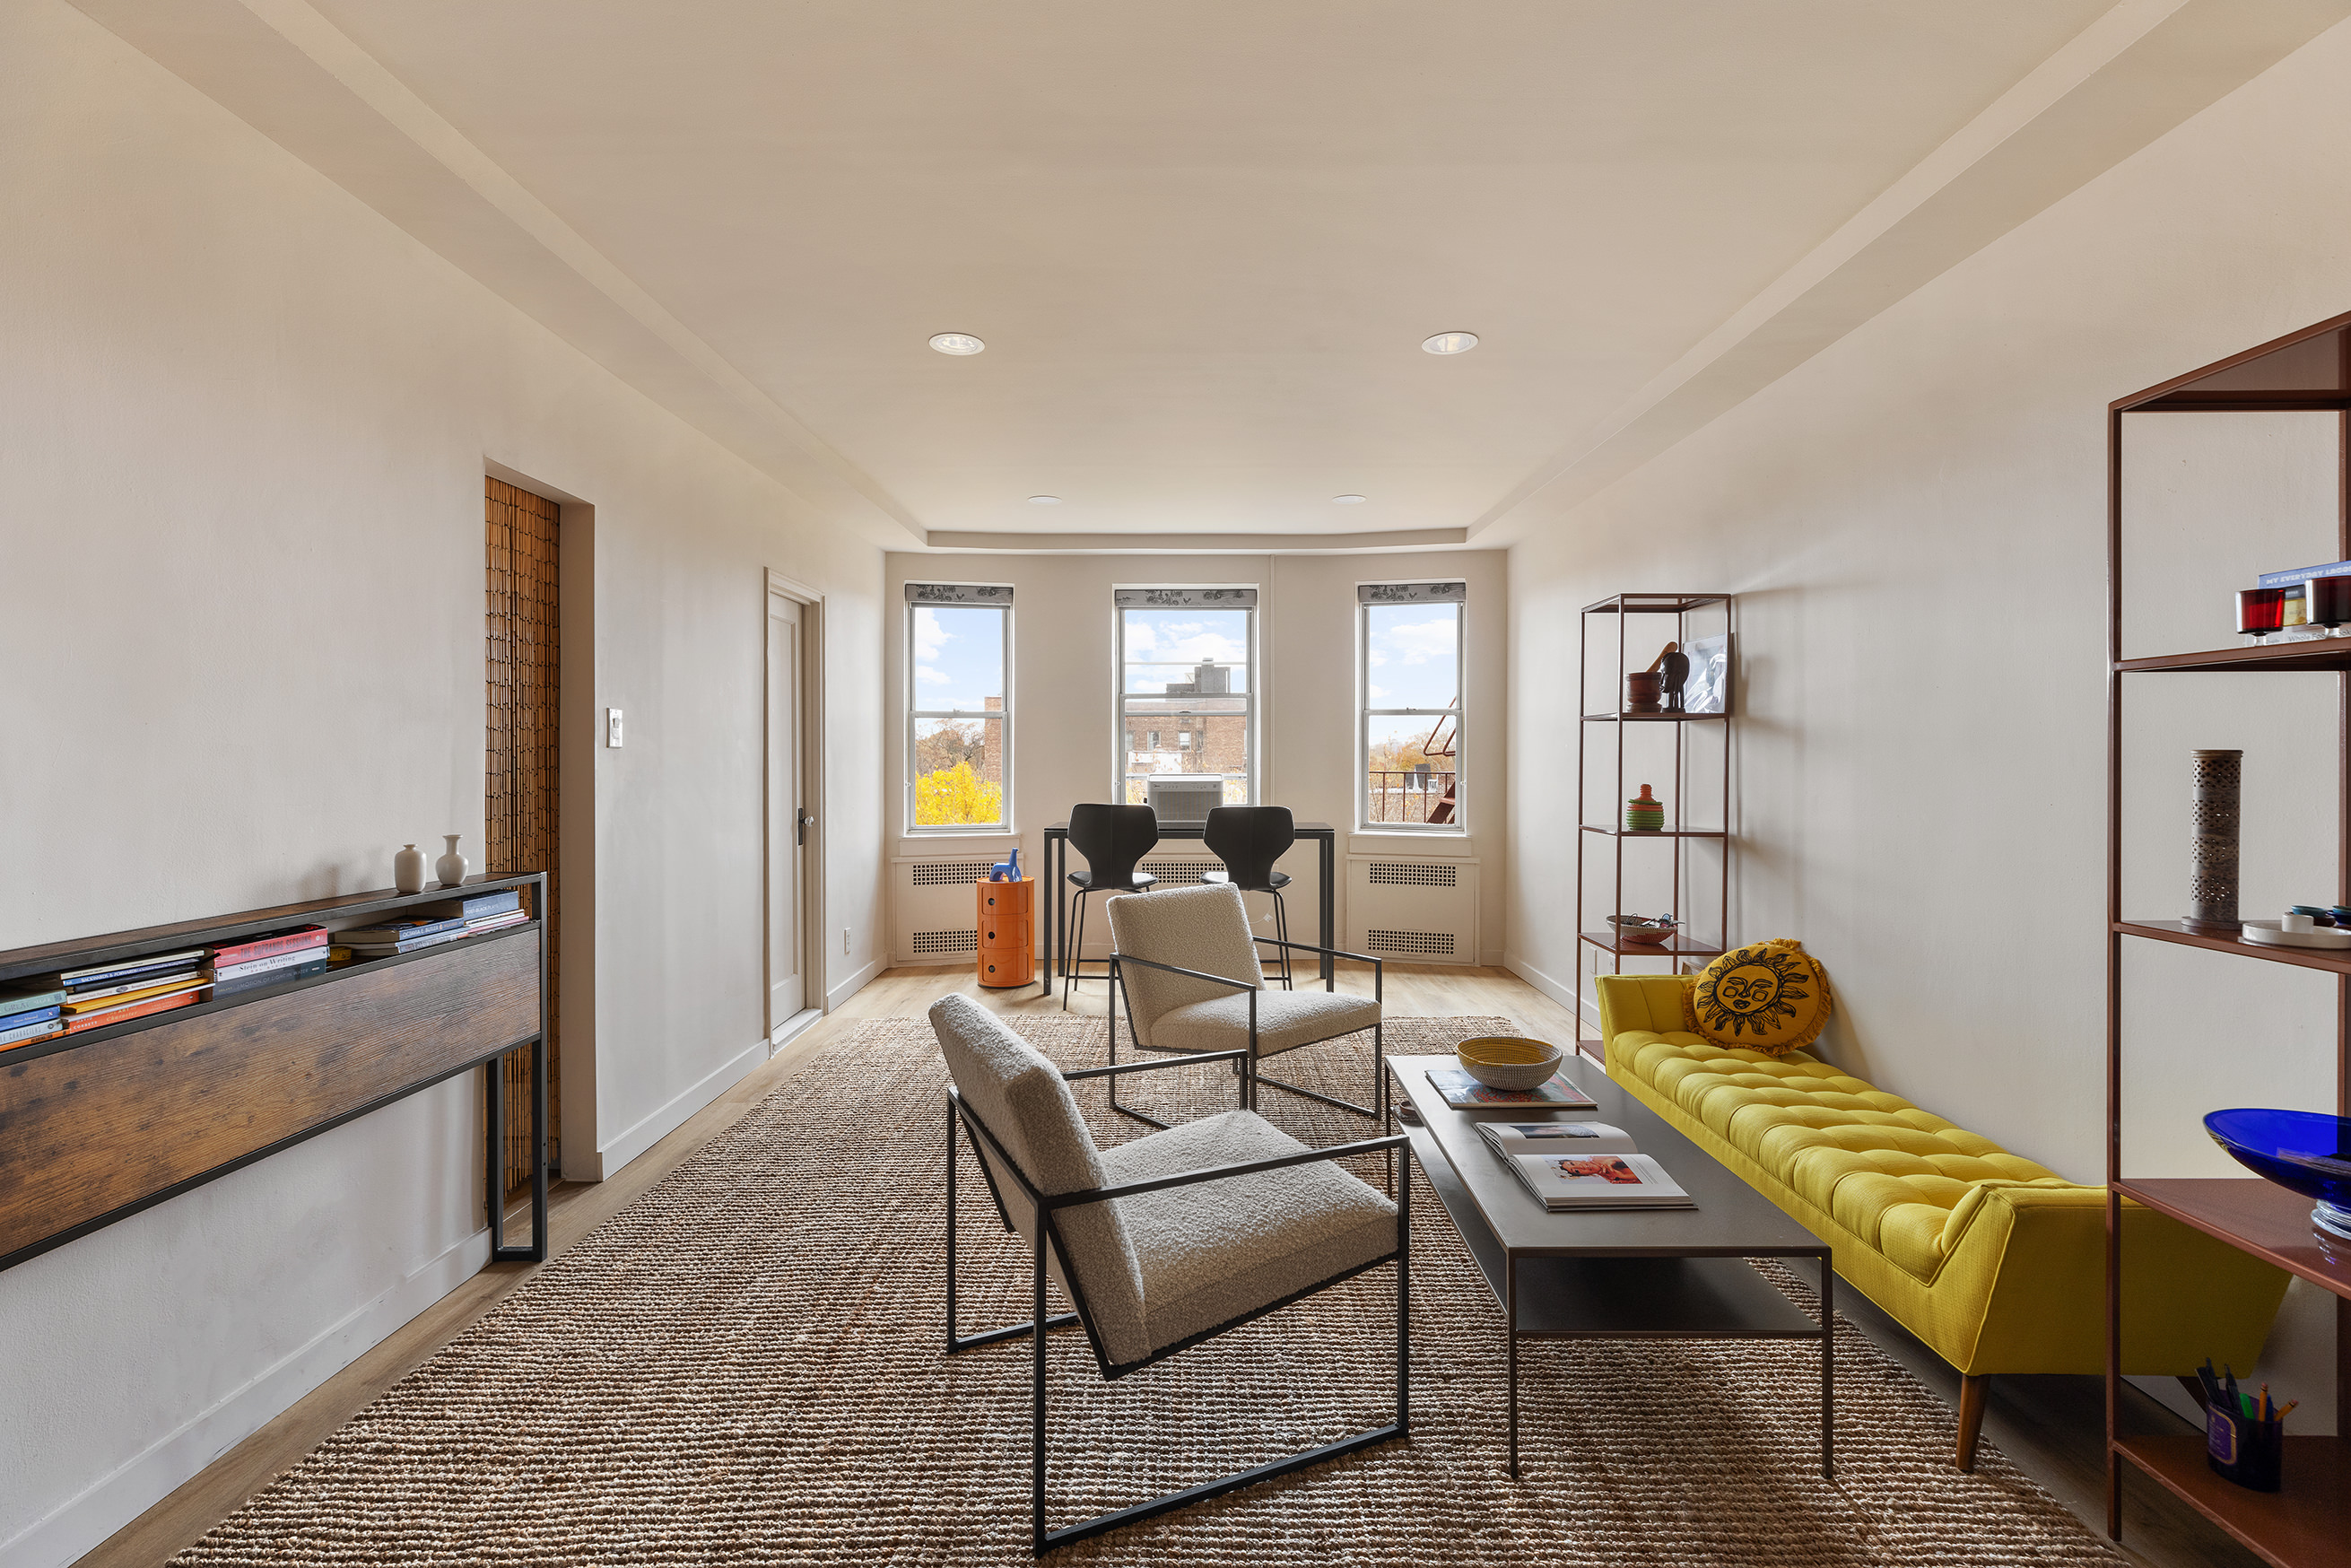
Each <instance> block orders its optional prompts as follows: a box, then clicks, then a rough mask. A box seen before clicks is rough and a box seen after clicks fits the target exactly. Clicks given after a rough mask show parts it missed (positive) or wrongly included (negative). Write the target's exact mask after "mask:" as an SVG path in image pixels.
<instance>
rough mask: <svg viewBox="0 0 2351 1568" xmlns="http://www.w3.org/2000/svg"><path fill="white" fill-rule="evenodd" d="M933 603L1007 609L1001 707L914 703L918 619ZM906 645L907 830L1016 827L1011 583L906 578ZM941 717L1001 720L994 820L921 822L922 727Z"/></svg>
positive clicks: (1002, 626)
mask: <svg viewBox="0 0 2351 1568" xmlns="http://www.w3.org/2000/svg"><path fill="white" fill-rule="evenodd" d="M950 594H953V595H970V596H971V597H948V595H950ZM933 604H954V605H956V606H958V607H963V606H971V607H975V608H979V609H987V610H996V611H999V612H1001V615H1000V617H999V619H998V622H997V631H998V635H999V636H1000V637H1001V638H1002V639H1003V646H1002V651H1001V657H1000V662H999V663H998V666H997V667H998V669H1000V670H1001V671H1002V672H1003V680H1004V691H1003V694H1002V698H1001V700H1002V703H1003V706H1001V707H992V708H969V707H967V708H952V707H916V706H914V687H915V685H916V680H917V677H916V676H915V674H914V670H915V664H916V661H915V658H914V619H915V616H916V614H917V613H918V612H920V611H921V610H922V609H923V607H925V605H933ZM904 648H905V655H904V656H905V662H906V672H905V681H906V727H905V730H904V734H903V735H902V736H901V737H900V738H901V739H902V740H903V741H904V745H905V753H904V755H905V765H904V778H905V790H904V795H905V799H904V801H903V802H902V810H903V812H904V831H905V832H906V835H907V836H908V837H910V838H911V837H915V836H929V837H939V836H946V837H953V836H956V835H957V834H969V833H1006V832H1010V831H1013V815H1012V811H1013V801H1012V744H1013V742H1012V686H1013V671H1012V591H1011V590H1010V589H1008V588H969V587H965V586H962V585H957V584H944V583H914V582H909V583H908V584H906V638H905V643H904ZM941 718H948V719H972V718H976V719H995V720H998V721H999V724H1000V727H999V728H998V730H997V754H998V765H997V770H998V773H999V774H1000V775H1001V777H1000V778H999V779H998V780H997V788H998V791H999V794H998V800H1000V801H1001V808H1000V809H999V810H998V812H997V816H996V820H995V821H990V822H918V821H915V820H914V819H915V813H916V810H917V804H916V803H917V801H918V800H920V797H921V786H922V778H923V776H922V774H921V773H920V772H919V771H917V768H916V764H915V760H914V747H915V743H916V736H917V732H918V731H919V730H920V729H921V728H922V727H923V724H924V721H925V720H926V719H941Z"/></svg>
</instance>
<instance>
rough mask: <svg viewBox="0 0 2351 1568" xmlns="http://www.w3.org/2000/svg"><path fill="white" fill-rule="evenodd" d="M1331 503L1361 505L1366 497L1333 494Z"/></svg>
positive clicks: (1344, 505) (1349, 505) (1342, 505)
mask: <svg viewBox="0 0 2351 1568" xmlns="http://www.w3.org/2000/svg"><path fill="white" fill-rule="evenodd" d="M1331 504H1332V506H1334V507H1360V506H1362V505H1363V504H1364V498H1363V497H1361V496H1333V497H1331Z"/></svg>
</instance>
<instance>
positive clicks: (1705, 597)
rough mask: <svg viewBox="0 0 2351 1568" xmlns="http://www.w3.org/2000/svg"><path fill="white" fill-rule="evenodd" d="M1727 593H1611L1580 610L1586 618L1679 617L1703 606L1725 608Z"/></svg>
mask: <svg viewBox="0 0 2351 1568" xmlns="http://www.w3.org/2000/svg"><path fill="white" fill-rule="evenodd" d="M1729 602H1730V595H1729V594H1728V593H1612V594H1610V595H1609V596H1608V597H1607V598H1605V599H1603V600H1601V601H1598V602H1597V603H1593V604H1587V605H1585V606H1584V607H1583V613H1585V614H1586V615H1620V614H1632V615H1678V614H1680V613H1681V612H1684V611H1686V610H1696V609H1698V608H1699V607H1700V606H1702V605H1708V604H1728V603H1729Z"/></svg>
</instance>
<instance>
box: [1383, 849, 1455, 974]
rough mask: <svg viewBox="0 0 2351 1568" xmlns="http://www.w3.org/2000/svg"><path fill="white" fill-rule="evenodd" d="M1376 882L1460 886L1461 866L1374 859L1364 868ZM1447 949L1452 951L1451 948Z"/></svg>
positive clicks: (1393, 885) (1394, 885)
mask: <svg viewBox="0 0 2351 1568" xmlns="http://www.w3.org/2000/svg"><path fill="white" fill-rule="evenodd" d="M1364 874H1365V875H1367V876H1368V877H1369V878H1370V879H1371V880H1372V881H1373V882H1374V883H1386V884H1387V885H1389V886H1391V887H1458V886H1460V885H1461V868H1460V867H1459V866H1455V865H1416V864H1413V863H1411V862H1394V861H1374V862H1372V863H1371V864H1370V865H1367V866H1365V867H1364ZM1446 951H1447V952H1451V951H1452V949H1451V948H1449V947H1448V948H1447V949H1446Z"/></svg>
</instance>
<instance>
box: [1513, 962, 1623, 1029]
mask: <svg viewBox="0 0 2351 1568" xmlns="http://www.w3.org/2000/svg"><path fill="white" fill-rule="evenodd" d="M1502 967H1503V968H1505V969H1508V970H1509V971H1510V973H1511V974H1513V975H1516V976H1517V977H1519V978H1520V979H1521V980H1524V981H1525V982H1526V983H1527V984H1528V985H1530V986H1532V987H1533V988H1535V989H1536V990H1539V991H1541V993H1542V994H1543V995H1544V996H1547V997H1549V998H1551V999H1552V1001H1555V1002H1557V1003H1558V1004H1559V1005H1560V1006H1561V1007H1563V1008H1565V1009H1567V1010H1568V1011H1570V1012H1572V1013H1573V1014H1574V1015H1575V1016H1576V1017H1578V1018H1580V1019H1583V1020H1584V1021H1585V1022H1586V1023H1597V1022H1598V1021H1599V1019H1598V1017H1597V1015H1595V1014H1594V1013H1593V1009H1591V1008H1589V1007H1587V1006H1585V1005H1584V1001H1583V998H1581V997H1579V996H1577V995H1576V994H1575V988H1574V987H1573V986H1563V985H1561V984H1560V983H1559V982H1558V981H1557V980H1555V979H1553V978H1552V977H1550V976H1549V975H1546V974H1544V973H1543V972H1542V971H1541V969H1538V968H1536V967H1534V966H1533V965H1532V964H1530V963H1528V962H1527V961H1526V960H1525V959H1524V958H1521V957H1520V956H1518V955H1517V954H1515V953H1505V954H1503V955H1502Z"/></svg>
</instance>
